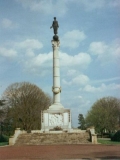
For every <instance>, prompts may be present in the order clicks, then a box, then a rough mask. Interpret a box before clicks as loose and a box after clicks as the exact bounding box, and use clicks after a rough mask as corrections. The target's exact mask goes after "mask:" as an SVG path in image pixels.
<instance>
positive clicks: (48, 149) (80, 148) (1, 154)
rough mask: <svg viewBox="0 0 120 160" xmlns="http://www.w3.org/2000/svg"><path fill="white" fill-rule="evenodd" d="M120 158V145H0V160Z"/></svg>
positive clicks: (113, 159) (112, 159) (111, 159)
mask: <svg viewBox="0 0 120 160" xmlns="http://www.w3.org/2000/svg"><path fill="white" fill-rule="evenodd" d="M58 159H59V160H79V159H92V160H94V159H96V160H99V159H110V160H115V159H119V160H120V145H99V144H97V145H92V144H79V145H39V146H4V147H0V160H58Z"/></svg>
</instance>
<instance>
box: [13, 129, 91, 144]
mask: <svg viewBox="0 0 120 160" xmlns="http://www.w3.org/2000/svg"><path fill="white" fill-rule="evenodd" d="M81 143H91V142H90V135H89V133H88V132H85V133H58V134H57V133H55V134H54V133H24V134H20V135H19V137H18V138H17V141H16V143H15V145H45V144H81Z"/></svg>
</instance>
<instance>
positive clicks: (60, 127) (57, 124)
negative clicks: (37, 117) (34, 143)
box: [41, 106, 71, 132]
mask: <svg viewBox="0 0 120 160" xmlns="http://www.w3.org/2000/svg"><path fill="white" fill-rule="evenodd" d="M41 122H42V123H41V131H43V132H49V131H68V132H69V131H70V130H71V113H70V109H65V108H57V109H54V108H53V107H52V108H51V106H50V107H49V109H47V110H44V111H42V112H41Z"/></svg>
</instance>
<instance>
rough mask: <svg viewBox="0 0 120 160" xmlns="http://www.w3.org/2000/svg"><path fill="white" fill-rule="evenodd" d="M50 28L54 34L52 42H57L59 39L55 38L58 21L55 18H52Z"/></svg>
mask: <svg viewBox="0 0 120 160" xmlns="http://www.w3.org/2000/svg"><path fill="white" fill-rule="evenodd" d="M50 28H53V31H54V34H55V35H54V36H53V40H54V41H59V37H58V36H57V33H58V28H59V25H58V21H57V20H56V17H54V21H53V23H52V26H51V27H50Z"/></svg>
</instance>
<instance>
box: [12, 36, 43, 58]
mask: <svg viewBox="0 0 120 160" xmlns="http://www.w3.org/2000/svg"><path fill="white" fill-rule="evenodd" d="M14 46H15V48H17V49H24V50H25V53H26V55H27V56H28V57H33V56H35V54H34V50H35V49H41V48H42V47H43V44H42V43H41V42H40V41H38V40H36V39H26V40H25V41H22V42H17V43H15V45H14Z"/></svg>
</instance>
